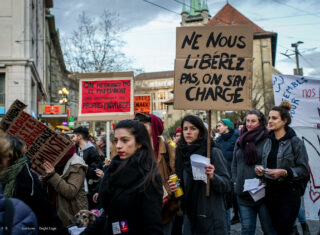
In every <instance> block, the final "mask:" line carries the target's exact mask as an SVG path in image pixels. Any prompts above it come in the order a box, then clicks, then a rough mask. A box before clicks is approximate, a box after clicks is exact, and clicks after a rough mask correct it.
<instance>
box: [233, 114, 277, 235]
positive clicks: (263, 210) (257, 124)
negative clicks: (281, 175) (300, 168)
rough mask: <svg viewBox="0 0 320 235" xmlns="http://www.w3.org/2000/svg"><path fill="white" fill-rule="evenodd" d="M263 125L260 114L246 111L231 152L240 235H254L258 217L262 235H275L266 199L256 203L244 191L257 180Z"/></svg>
mask: <svg viewBox="0 0 320 235" xmlns="http://www.w3.org/2000/svg"><path fill="white" fill-rule="evenodd" d="M265 124H266V119H265V116H264V115H263V113H261V112H260V111H259V110H251V111H249V112H248V113H247V115H246V117H245V125H244V126H243V127H242V129H241V130H240V136H239V138H238V140H237V142H236V145H235V149H234V152H233V161H232V179H233V181H234V182H235V185H236V187H235V193H236V194H237V199H238V203H239V212H240V217H241V218H240V219H241V234H243V235H254V234H255V231H256V221H257V215H258V216H259V220H260V224H261V228H262V230H263V232H264V234H274V230H273V228H272V224H271V219H270V216H269V213H268V209H267V206H266V203H265V198H262V199H260V200H258V201H255V200H254V199H253V198H252V196H251V195H250V194H249V192H248V191H245V192H244V191H243V189H244V184H245V181H246V180H249V179H253V178H256V173H255V166H256V165H259V164H261V161H262V154H263V145H264V143H265V142H266V141H267V136H268V130H267V128H266V127H265Z"/></svg>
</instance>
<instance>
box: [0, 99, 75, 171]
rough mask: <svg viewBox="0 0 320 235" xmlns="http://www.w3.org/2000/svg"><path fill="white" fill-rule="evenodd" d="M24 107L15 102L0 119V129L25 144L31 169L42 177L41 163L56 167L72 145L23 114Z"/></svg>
mask: <svg viewBox="0 0 320 235" xmlns="http://www.w3.org/2000/svg"><path fill="white" fill-rule="evenodd" d="M26 107H27V106H26V105H25V104H24V103H22V102H21V101H19V100H16V101H15V102H14V103H13V104H12V105H11V107H10V109H9V110H8V112H7V113H6V115H5V116H4V117H3V118H2V120H1V122H0V128H1V129H2V130H3V131H4V132H5V133H6V134H8V135H12V136H16V137H18V138H20V139H21V140H22V141H23V142H24V143H25V144H26V148H27V152H26V156H27V157H28V158H29V159H30V164H31V169H32V170H34V171H36V172H37V173H39V174H41V175H43V173H44V168H43V167H42V164H43V162H44V161H48V162H50V163H51V164H52V165H56V164H57V163H58V162H59V161H60V159H61V158H62V157H63V156H64V155H65V153H66V152H68V151H69V149H70V148H71V147H72V145H73V143H72V142H71V141H70V140H68V139H66V138H65V137H63V136H61V135H59V134H58V133H56V132H54V131H53V130H51V129H50V128H48V127H47V126H46V125H44V124H43V123H41V122H39V121H38V120H37V119H35V118H34V117H32V116H31V115H30V114H28V113H26V112H24V111H23V110H24V109H25V108H26Z"/></svg>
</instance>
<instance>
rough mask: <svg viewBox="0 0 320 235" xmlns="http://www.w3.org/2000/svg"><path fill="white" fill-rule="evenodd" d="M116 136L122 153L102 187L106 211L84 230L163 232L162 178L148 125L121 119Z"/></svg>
mask: <svg viewBox="0 0 320 235" xmlns="http://www.w3.org/2000/svg"><path fill="white" fill-rule="evenodd" d="M114 139H115V143H116V148H117V152H118V155H117V156H115V157H114V158H113V159H112V161H111V164H110V166H109V167H108V168H107V170H106V172H105V175H104V178H103V179H102V183H101V186H100V190H99V197H100V200H101V204H102V207H103V209H104V213H103V214H102V216H101V217H99V218H98V219H97V220H96V222H95V223H94V224H93V225H91V226H89V227H88V228H87V229H86V230H85V231H84V233H83V234H118V233H119V234H120V233H124V232H128V233H127V234H137V235H138V234H162V223H161V205H162V193H163V192H162V182H161V177H160V175H159V173H158V168H157V167H158V166H157V163H156V161H155V158H154V151H153V149H152V146H151V142H150V138H149V135H148V132H147V130H146V128H145V127H144V125H143V124H142V123H140V122H139V121H136V120H123V121H120V122H119V123H118V124H117V125H116V127H115V135H114Z"/></svg>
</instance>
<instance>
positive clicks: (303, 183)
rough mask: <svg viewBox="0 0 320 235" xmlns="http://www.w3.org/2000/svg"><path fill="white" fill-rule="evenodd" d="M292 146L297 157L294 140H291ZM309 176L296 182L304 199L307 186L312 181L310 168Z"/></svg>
mask: <svg viewBox="0 0 320 235" xmlns="http://www.w3.org/2000/svg"><path fill="white" fill-rule="evenodd" d="M290 144H291V148H292V152H293V154H294V155H296V151H295V148H294V146H295V145H294V144H293V142H292V138H291V139H290ZM308 172H309V174H308V176H307V177H304V178H301V179H298V180H297V181H296V182H297V187H298V190H299V193H300V196H301V197H302V196H303V195H304V193H305V191H306V188H307V185H308V183H309V181H310V169H309V167H308Z"/></svg>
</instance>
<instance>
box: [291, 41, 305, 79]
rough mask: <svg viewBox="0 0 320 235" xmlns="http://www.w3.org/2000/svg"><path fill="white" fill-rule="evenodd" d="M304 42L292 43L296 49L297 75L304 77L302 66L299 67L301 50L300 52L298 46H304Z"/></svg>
mask: <svg viewBox="0 0 320 235" xmlns="http://www.w3.org/2000/svg"><path fill="white" fill-rule="evenodd" d="M302 43H303V42H301V41H298V42H296V43H292V44H291V46H292V47H294V53H295V56H296V66H297V75H300V76H303V72H302V69H301V70H300V66H299V50H298V46H299V44H302Z"/></svg>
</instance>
